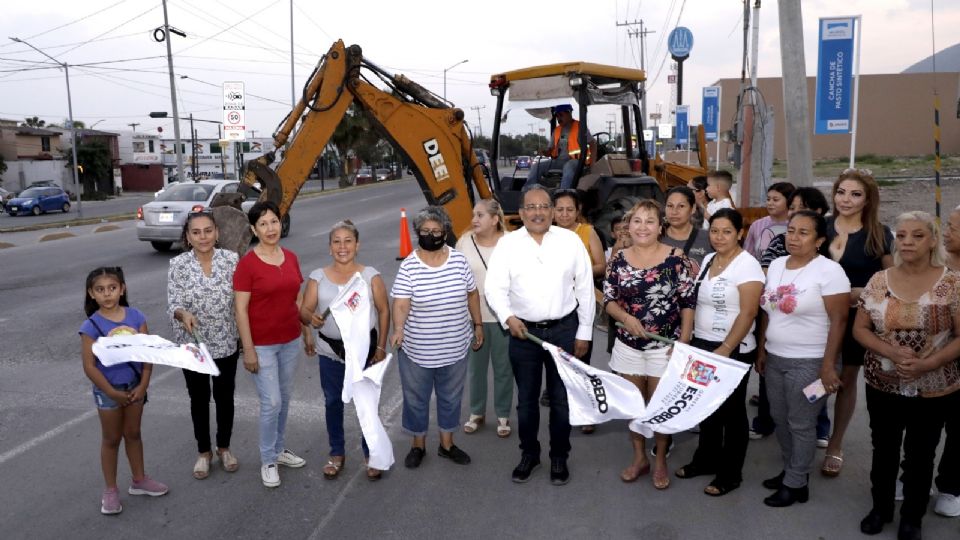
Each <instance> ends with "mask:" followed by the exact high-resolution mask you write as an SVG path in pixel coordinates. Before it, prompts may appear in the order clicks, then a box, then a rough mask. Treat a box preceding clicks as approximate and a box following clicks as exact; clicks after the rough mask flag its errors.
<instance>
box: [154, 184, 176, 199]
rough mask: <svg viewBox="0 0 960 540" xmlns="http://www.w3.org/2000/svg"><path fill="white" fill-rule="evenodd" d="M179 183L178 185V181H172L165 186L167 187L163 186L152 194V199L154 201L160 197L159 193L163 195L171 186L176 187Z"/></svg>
mask: <svg viewBox="0 0 960 540" xmlns="http://www.w3.org/2000/svg"><path fill="white" fill-rule="evenodd" d="M179 183H180V182H179V181H178V180H173V181H172V182H170V183H169V184H167V185H165V186H163V187H162V188H160V190H159V191H157V192H156V193H154V194H153V198H154V199H156V198H157V197H159V196H160V194H161V193H163V192H164V191H166V190H168V189H170V188H171V187H172V186H175V185H177V184H179Z"/></svg>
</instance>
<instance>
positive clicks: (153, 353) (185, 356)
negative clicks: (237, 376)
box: [93, 334, 220, 377]
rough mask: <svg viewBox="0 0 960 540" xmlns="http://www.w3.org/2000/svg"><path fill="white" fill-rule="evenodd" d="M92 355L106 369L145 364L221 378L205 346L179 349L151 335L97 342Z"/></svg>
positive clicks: (186, 345)
mask: <svg viewBox="0 0 960 540" xmlns="http://www.w3.org/2000/svg"><path fill="white" fill-rule="evenodd" d="M93 354H94V355H96V357H97V359H98V360H100V363H101V364H103V365H105V366H112V365H115V364H120V363H122V362H146V363H148V364H163V365H165V366H173V367H177V368H182V369H188V370H190V371H196V372H197V373H206V374H207V375H213V376H214V377H216V376H218V375H220V370H219V369H218V368H217V365H216V364H215V363H214V362H213V357H211V356H210V351H208V350H207V346H206V345H204V344H202V343H201V344H200V345H194V344H193V343H185V344H183V345H177V344H176V343H173V342H172V341H168V340H166V339H163V338H162V337H160V336H154V335H150V334H123V335H117V336H111V337H100V338H97V341H95V342H94V344H93Z"/></svg>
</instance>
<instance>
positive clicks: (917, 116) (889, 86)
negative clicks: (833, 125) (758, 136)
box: [709, 72, 960, 160]
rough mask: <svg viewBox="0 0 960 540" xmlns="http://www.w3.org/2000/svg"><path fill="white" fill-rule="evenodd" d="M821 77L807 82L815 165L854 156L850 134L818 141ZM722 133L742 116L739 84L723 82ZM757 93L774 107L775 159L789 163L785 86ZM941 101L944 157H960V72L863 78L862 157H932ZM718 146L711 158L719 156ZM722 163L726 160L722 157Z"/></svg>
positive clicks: (774, 83) (771, 83)
mask: <svg viewBox="0 0 960 540" xmlns="http://www.w3.org/2000/svg"><path fill="white" fill-rule="evenodd" d="M816 82H817V80H816V77H807V103H808V107H809V111H810V118H809V122H810V123H809V126H810V127H809V129H810V146H811V151H812V154H813V159H828V158H842V157H848V156H849V155H850V137H851V136H850V134H833V135H815V134H813V116H814V114H815V99H816V95H817V90H816ZM715 84H716V85H718V86H720V87H721V88H722V90H721V104H720V110H721V111H722V114H721V117H720V131H721V132H723V131H727V130H731V129H733V120H734V116H735V113H734V112H735V111H736V110H737V94H738V93H739V91H740V80H739V79H721V80H720V81H718V82H717V83H715ZM757 88H758V89H759V90H760V94H761V95H762V96H763V100H764V101H765V102H766V104H767V105H769V106H771V107H773V112H774V115H775V118H774V122H773V123H774V134H773V153H774V159H778V160H785V159H786V158H787V151H786V138H785V137H786V136H785V131H784V126H785V123H786V121H785V120H784V115H783V82H782V79H780V78H779V77H765V78H759V79H757ZM934 88H938V89H939V92H940V95H941V109H940V153H941V154H944V155H958V154H960V119H958V117H957V114H956V113H957V97H958V96H957V89H958V88H960V72H939V73H891V74H880V75H860V90H859V114H858V117H857V146H856V154H857V155H861V156H862V155H865V154H874V155H882V156H922V155H928V154H932V153H933V150H934V140H933V89H934ZM713 145H714V143H710V150H709V153H710V155H711V156H712V155H713V152H714V150H713V148H714V146H713ZM731 150H732V148H731V145H730V144H727V143H723V142H721V143H720V155H721V156H727V155H729V153H730V152H731ZM721 159H723V158H722V157H721Z"/></svg>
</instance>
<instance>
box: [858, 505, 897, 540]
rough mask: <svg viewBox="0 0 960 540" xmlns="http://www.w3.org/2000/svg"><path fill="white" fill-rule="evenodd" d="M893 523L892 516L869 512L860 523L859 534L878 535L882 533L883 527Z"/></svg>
mask: <svg viewBox="0 0 960 540" xmlns="http://www.w3.org/2000/svg"><path fill="white" fill-rule="evenodd" d="M891 521H893V516H885V515H883V514H881V513H880V512H878V511H876V510H870V513H869V514H867V517H865V518H863V520H862V521H861V522H860V532H862V533H863V534H870V535H873V534H880V533H881V532H883V525H884V524H885V523H890V522H891Z"/></svg>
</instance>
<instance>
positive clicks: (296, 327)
mask: <svg viewBox="0 0 960 540" xmlns="http://www.w3.org/2000/svg"><path fill="white" fill-rule="evenodd" d="M281 249H283V248H281ZM301 283H303V275H302V274H301V273H300V261H299V260H298V259H297V256H296V255H295V254H294V253H293V252H292V251H289V250H286V249H283V264H281V265H280V266H275V265H272V264H267V263H265V262H263V261H262V260H260V257H258V256H257V254H256V253H254V252H253V251H252V250H251V251H250V252H249V253H247V254H246V255H244V256H243V257H242V258H241V259H240V262H239V263H237V270H236V271H235V272H234V274H233V289H234V290H235V291H241V292H248V293H250V305H249V306H248V307H247V316H248V317H249V319H250V333H251V334H252V336H253V344H254V345H279V344H281V343H288V342H290V341H293V340H294V339H297V338H298V337H300V310H299V309H298V308H297V294H298V293H299V292H300V284H301Z"/></svg>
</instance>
